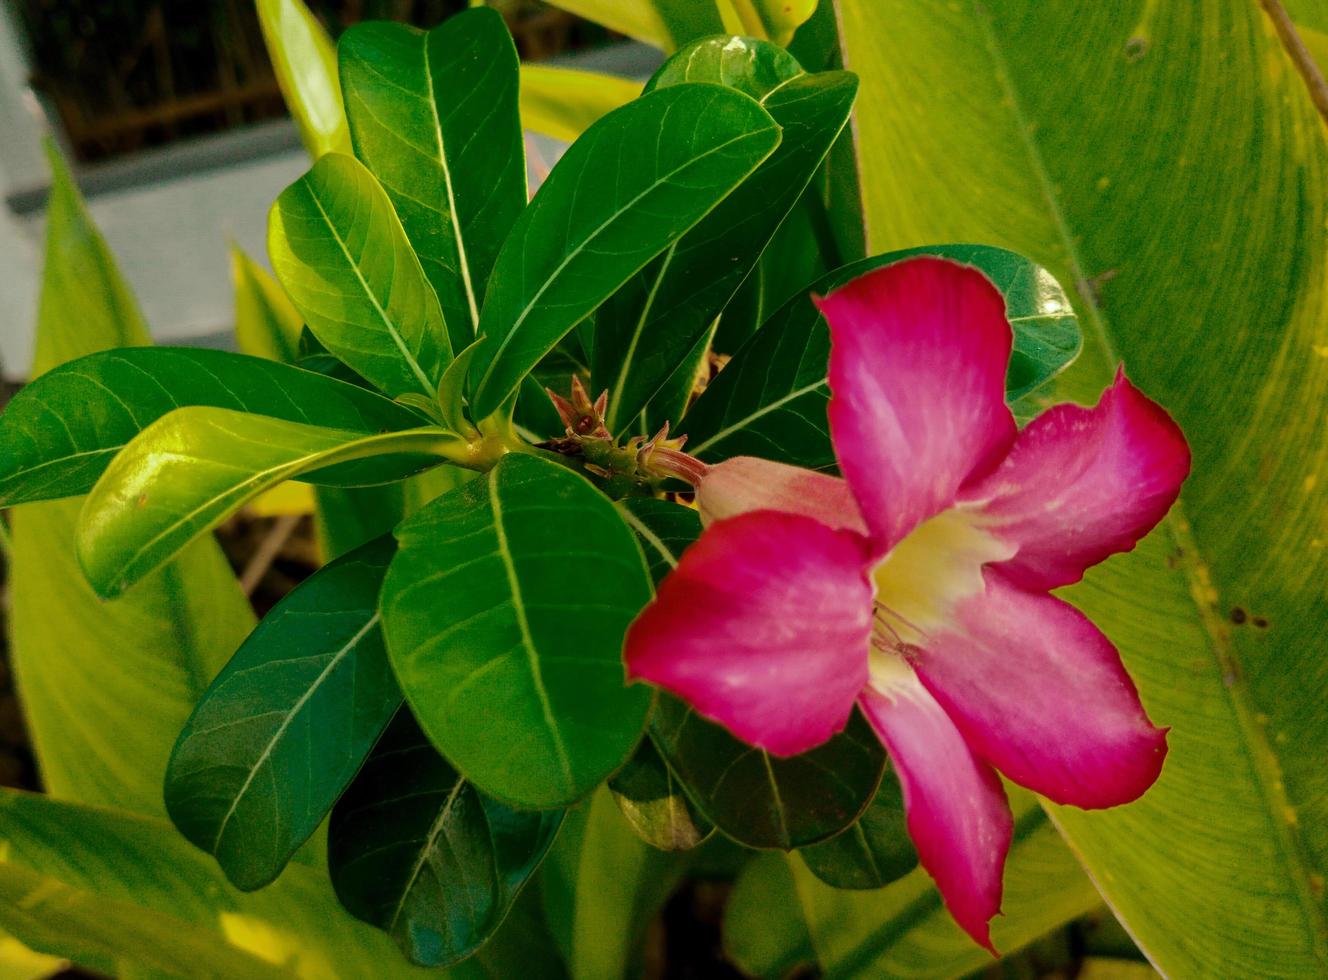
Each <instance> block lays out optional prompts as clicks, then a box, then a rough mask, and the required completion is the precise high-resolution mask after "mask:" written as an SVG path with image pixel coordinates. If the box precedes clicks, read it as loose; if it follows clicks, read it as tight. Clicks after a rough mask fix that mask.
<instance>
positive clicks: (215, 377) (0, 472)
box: [0, 347, 424, 506]
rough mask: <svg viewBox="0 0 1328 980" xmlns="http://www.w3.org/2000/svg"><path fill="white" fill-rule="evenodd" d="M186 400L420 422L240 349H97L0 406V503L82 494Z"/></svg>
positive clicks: (373, 427)
mask: <svg viewBox="0 0 1328 980" xmlns="http://www.w3.org/2000/svg"><path fill="white" fill-rule="evenodd" d="M186 406H208V407H213V408H223V409H230V410H233V411H237V412H252V413H253V414H255V415H264V416H269V417H271V418H274V419H284V420H286V421H288V422H301V423H309V424H319V425H324V426H331V427H335V428H340V429H345V430H348V431H358V432H360V433H362V434H370V433H379V432H383V431H387V430H399V429H408V428H414V427H417V426H420V425H422V424H423V422H424V420H423V419H422V418H421V417H420V416H419V415H417V414H415V413H414V412H412V411H409V410H408V409H406V408H403V407H402V406H400V405H397V404H394V403H393V402H390V401H388V400H387V399H386V398H383V397H381V396H379V395H376V394H374V393H373V392H369V391H365V390H364V389H362V388H358V387H356V386H354V385H350V384H347V383H345V382H342V381H336V380H334V379H332V378H328V377H324V376H323V375H320V374H315V373H313V372H312V371H303V370H301V369H299V368H295V367H290V366H287V365H284V364H277V363H275V362H272V361H266V360H260V359H258V358H255V357H248V356H246V355H243V354H232V353H229V352H227V351H218V350H206V349H202V348H185V347H155V348H148V347H144V348H125V349H121V350H110V351H102V352H98V353H95V354H89V355H88V356H86V357H81V358H79V359H78V360H75V361H71V362H70V363H68V364H63V365H61V366H60V367H58V368H55V369H54V370H52V371H49V372H47V373H46V374H44V375H42V376H41V377H39V378H37V379H36V380H34V381H33V382H32V383H31V384H29V385H27V386H26V387H24V388H23V389H22V390H21V391H19V393H18V394H17V395H15V396H14V398H13V399H12V400H11V401H10V403H9V405H8V406H7V407H6V408H5V411H4V413H3V414H0V446H2V447H3V449H4V453H3V456H0V505H3V506H10V505H12V504H16V503H24V502H26V501H31V500H44V499H49V498H52V497H66V496H73V495H76V494H82V493H86V492H87V491H88V490H90V489H91V488H92V485H93V484H94V483H96V482H97V478H98V477H100V476H101V474H102V472H103V471H104V470H105V469H106V467H107V466H108V465H109V464H110V462H111V460H112V459H114V458H115V455H116V454H117V453H118V452H119V451H120V450H121V449H122V448H124V446H125V445H127V444H128V443H129V442H131V441H132V440H133V439H134V438H135V437H136V436H137V435H138V434H139V433H140V432H142V431H143V430H144V429H145V428H147V427H148V426H149V425H151V424H152V423H153V422H156V421H157V420H158V419H160V418H161V417H162V416H164V415H166V414H168V413H170V412H172V411H174V410H175V409H177V408H183V407H186Z"/></svg>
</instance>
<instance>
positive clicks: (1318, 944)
mask: <svg viewBox="0 0 1328 980" xmlns="http://www.w3.org/2000/svg"><path fill="white" fill-rule="evenodd" d="M970 10H971V13H972V16H973V19H974V21H975V22H976V23H977V25H978V28H979V30H980V31H981V33H982V36H983V40H984V43H985V45H986V47H987V52H988V55H989V56H990V58H991V60H992V65H993V69H994V72H993V74H994V75H995V76H996V82H997V84H998V85H999V86H1000V89H1001V92H1002V94H1003V95H1004V96H1005V98H1006V101H1007V104H1008V106H1009V109H1010V113H1011V116H1012V118H1013V122H1014V124H1015V128H1016V130H1017V132H1018V135H1019V141H1020V143H1021V144H1022V145H1023V147H1024V150H1025V153H1026V154H1027V156H1028V160H1029V164H1030V168H1031V172H1032V174H1033V176H1034V179H1035V180H1036V182H1037V184H1038V186H1039V188H1040V189H1041V191H1042V195H1043V198H1044V201H1045V203H1046V205H1047V211H1048V215H1049V217H1050V218H1051V221H1052V224H1053V226H1054V227H1055V230H1056V233H1057V234H1058V235H1059V236H1060V239H1061V244H1062V246H1063V247H1064V248H1065V250H1066V255H1067V258H1068V262H1069V265H1070V270H1071V272H1072V274H1073V276H1074V280H1075V282H1076V283H1081V282H1084V281H1086V277H1085V275H1084V268H1085V267H1084V263H1083V260H1082V258H1081V256H1080V253H1079V247H1078V243H1077V242H1076V239H1075V237H1074V235H1073V234H1072V233H1071V229H1070V226H1069V222H1068V221H1067V220H1066V218H1065V214H1064V212H1063V211H1062V210H1061V208H1060V204H1059V203H1058V198H1057V191H1056V187H1055V184H1054V183H1053V181H1052V180H1051V176H1050V173H1049V172H1048V170H1047V167H1046V162H1045V161H1044V160H1043V158H1042V154H1041V152H1040V151H1039V149H1038V146H1037V142H1036V140H1035V138H1034V133H1033V129H1032V126H1031V124H1030V123H1029V120H1028V117H1027V115H1026V114H1025V112H1024V109H1023V102H1022V99H1021V98H1020V95H1019V93H1018V92H1017V91H1016V90H1015V87H1014V84H1013V81H1012V79H1011V76H1010V73H1009V70H1008V67H1007V65H1006V61H1005V57H1004V54H1003V53H1002V50H1001V45H1000V41H999V39H998V38H997V37H996V33H995V30H994V29H993V28H992V25H991V21H990V20H989V19H988V15H987V14H986V12H985V11H984V9H983V8H982V5H981V2H980V0H970ZM1077 292H1078V293H1079V296H1080V300H1081V304H1080V305H1081V306H1082V307H1083V308H1084V309H1085V310H1086V311H1087V313H1088V317H1087V319H1088V322H1089V324H1090V326H1091V327H1092V331H1093V335H1094V337H1095V339H1096V340H1097V342H1098V344H1099V345H1100V348H1101V353H1102V355H1103V357H1104V358H1105V359H1106V361H1107V364H1108V366H1111V365H1114V364H1118V363H1120V357H1119V354H1118V353H1117V351H1116V347H1115V344H1114V343H1113V342H1112V339H1111V335H1110V333H1109V332H1108V329H1107V323H1106V320H1105V317H1103V315H1102V312H1101V310H1099V309H1098V307H1097V304H1096V302H1095V301H1094V298H1093V297H1092V296H1091V295H1090V294H1088V293H1087V292H1086V291H1085V290H1082V289H1078V290H1077ZM1162 526H1165V527H1166V529H1167V531H1168V533H1170V534H1171V536H1172V538H1173V540H1175V541H1177V542H1178V543H1181V544H1182V545H1183V547H1185V549H1186V551H1185V554H1186V555H1188V556H1190V560H1188V561H1186V562H1184V563H1183V565H1182V571H1183V573H1184V575H1185V579H1186V584H1187V585H1188V587H1189V592H1190V596H1191V599H1192V601H1193V603H1194V607H1195V618H1196V620H1197V621H1198V624H1199V627H1200V629H1201V631H1202V632H1203V633H1204V634H1205V635H1206V636H1207V637H1208V641H1209V652H1210V653H1211V654H1212V656H1213V660H1214V662H1215V664H1216V666H1217V667H1218V669H1219V671H1221V672H1222V673H1224V674H1225V673H1226V672H1227V670H1226V667H1227V665H1228V664H1233V663H1238V662H1239V660H1238V658H1237V657H1236V656H1235V653H1234V651H1233V649H1232V646H1231V644H1230V643H1229V642H1228V640H1227V638H1226V636H1225V633H1224V632H1223V630H1222V628H1221V626H1220V621H1219V620H1218V617H1216V616H1214V615H1213V614H1212V610H1211V609H1210V608H1208V607H1207V605H1206V604H1205V603H1204V602H1203V601H1202V599H1201V598H1200V597H1201V596H1202V595H1203V593H1204V589H1205V586H1204V583H1203V581H1202V579H1201V570H1206V569H1207V567H1208V563H1207V562H1205V561H1204V560H1203V558H1202V557H1201V556H1200V551H1199V548H1198V545H1197V544H1196V543H1195V542H1194V540H1193V539H1192V537H1191V536H1190V533H1189V530H1188V529H1189V527H1190V525H1189V523H1188V521H1187V520H1186V518H1185V510H1184V502H1183V500H1180V499H1178V500H1177V501H1176V503H1175V504H1174V505H1173V506H1172V508H1171V511H1170V512H1169V513H1168V514H1167V516H1166V517H1165V518H1164V519H1163V521H1162ZM1222 689H1223V690H1224V691H1225V692H1226V697H1227V701H1228V704H1229V705H1230V708H1231V713H1232V716H1233V718H1234V720H1235V722H1236V724H1237V726H1238V728H1239V730H1240V733H1241V735H1242V736H1243V740H1242V743H1241V744H1242V748H1244V750H1245V754H1246V757H1247V758H1248V760H1249V763H1250V771H1251V772H1252V773H1253V774H1254V776H1255V779H1256V782H1257V789H1258V792H1259V794H1260V796H1261V797H1262V799H1263V800H1264V802H1265V805H1266V809H1265V812H1264V814H1263V816H1264V817H1265V824H1266V826H1268V827H1269V828H1270V830H1271V833H1272V835H1273V837H1274V838H1275V840H1276V841H1277V846H1278V850H1279V852H1280V853H1281V857H1282V863H1283V864H1284V865H1285V866H1286V868H1287V870H1288V872H1289V873H1290V875H1291V878H1292V881H1293V883H1294V887H1295V892H1296V897H1297V899H1298V904H1299V905H1300V908H1301V911H1302V913H1303V914H1304V916H1305V922H1306V925H1307V927H1308V928H1307V933H1308V934H1309V936H1310V941H1311V944H1312V947H1313V949H1314V955H1315V957H1316V958H1317V959H1318V960H1319V961H1320V962H1328V948H1326V947H1325V940H1324V936H1325V935H1328V914H1325V913H1324V911H1323V910H1322V908H1321V907H1320V906H1319V904H1318V903H1317V902H1316V901H1315V899H1314V891H1313V888H1312V886H1311V883H1310V876H1311V874H1312V872H1311V871H1310V862H1309V858H1308V853H1307V851H1306V849H1305V847H1304V845H1303V844H1302V843H1301V841H1300V838H1299V835H1298V834H1297V833H1296V832H1295V831H1294V830H1293V828H1292V827H1291V826H1290V825H1289V824H1287V823H1286V822H1285V821H1280V820H1278V819H1277V817H1276V814H1277V813H1281V812H1287V810H1289V808H1290V800H1289V799H1288V798H1287V795H1286V790H1285V788H1280V787H1283V784H1282V781H1281V778H1280V776H1279V775H1278V773H1277V772H1276V770H1275V768H1274V767H1272V766H1270V765H1269V763H1268V761H1267V760H1269V759H1273V760H1276V759H1277V753H1276V752H1275V751H1274V749H1273V746H1272V743H1271V742H1270V741H1269V740H1268V738H1267V736H1266V734H1265V733H1264V731H1263V730H1262V729H1260V727H1259V726H1258V725H1257V724H1256V722H1255V715H1256V714H1257V708H1253V707H1251V705H1250V704H1248V703H1247V701H1248V700H1250V699H1251V695H1250V693H1249V691H1248V686H1247V684H1246V682H1245V681H1243V680H1240V681H1238V682H1237V683H1234V684H1223V685H1222ZM1141 948H1142V943H1141ZM1145 952H1147V951H1146V950H1145ZM1149 959H1150V960H1151V959H1152V957H1151V956H1150V957H1149Z"/></svg>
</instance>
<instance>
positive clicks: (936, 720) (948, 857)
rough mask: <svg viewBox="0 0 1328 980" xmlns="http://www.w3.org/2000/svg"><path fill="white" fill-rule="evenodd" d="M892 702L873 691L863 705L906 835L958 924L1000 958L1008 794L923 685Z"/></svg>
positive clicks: (1008, 829)
mask: <svg viewBox="0 0 1328 980" xmlns="http://www.w3.org/2000/svg"><path fill="white" fill-rule="evenodd" d="M891 695H892V696H890V697H886V696H883V695H881V694H879V693H877V692H876V691H875V690H873V689H872V688H870V687H868V688H867V689H866V690H865V691H863V692H862V697H861V698H860V699H859V703H860V704H861V705H862V709H863V711H864V712H865V713H866V715H867V718H868V720H869V721H870V722H871V723H872V726H873V727H874V728H875V729H876V732H877V734H879V735H880V736H881V741H882V742H883V743H885V748H886V750H887V751H888V752H889V753H890V758H891V760H892V761H893V762H894V765H895V769H896V771H897V772H898V774H899V780H900V784H901V786H902V787H903V790H904V809H905V811H906V812H907V817H908V833H909V836H910V837H912V838H913V843H914V844H915V845H916V846H917V849H918V857H919V859H920V860H921V861H922V866H923V867H924V868H926V869H927V873H928V874H930V875H931V876H932V878H934V879H935V880H936V887H937V888H939V889H940V892H941V897H942V898H943V899H944V900H945V906H946V908H948V909H949V910H950V914H951V915H952V916H954V920H955V921H956V922H957V923H959V926H960V928H962V929H963V930H964V931H965V932H966V933H968V934H969V935H970V936H972V937H973V939H974V940H976V941H977V942H978V943H981V944H982V945H983V946H985V947H986V948H987V949H988V950H990V951H991V952H992V953H995V952H996V950H995V949H994V948H993V947H992V945H991V933H990V931H989V928H988V922H989V921H990V919H991V917H992V916H994V915H996V914H997V913H999V912H1000V910H1001V875H1002V873H1003V872H1004V870H1005V855H1006V854H1007V853H1008V852H1009V850H1010V840H1011V837H1012V834H1013V832H1014V821H1013V819H1012V818H1011V816H1010V807H1009V804H1007V803H1006V801H1005V790H1004V789H1003V788H1002V786H1001V781H1000V779H998V778H997V776H996V773H995V772H994V771H993V770H992V769H991V767H990V766H988V765H987V764H986V763H984V762H982V761H981V760H980V759H978V758H976V757H975V756H974V755H973V753H972V751H971V750H970V749H969V747H968V745H967V744H965V742H964V739H963V736H962V735H960V733H959V730H958V729H957V728H955V726H954V723H953V722H951V721H950V719H949V718H948V717H946V714H945V712H944V711H943V710H942V709H941V707H940V705H938V704H937V703H936V702H935V701H934V700H933V699H932V698H931V696H930V695H929V694H928V693H927V692H926V690H925V689H923V687H922V685H921V684H917V683H916V681H914V682H913V684H912V685H910V686H909V687H908V688H907V689H905V690H898V689H897V688H896V689H893V690H892V691H891Z"/></svg>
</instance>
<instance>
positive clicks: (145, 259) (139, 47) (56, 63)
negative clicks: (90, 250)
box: [0, 0, 660, 380]
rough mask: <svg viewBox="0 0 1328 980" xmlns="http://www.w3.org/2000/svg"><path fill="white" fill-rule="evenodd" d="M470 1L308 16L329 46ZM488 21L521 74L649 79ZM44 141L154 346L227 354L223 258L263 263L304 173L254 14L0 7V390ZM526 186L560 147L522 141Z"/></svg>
mask: <svg viewBox="0 0 1328 980" xmlns="http://www.w3.org/2000/svg"><path fill="white" fill-rule="evenodd" d="M467 5H468V4H467V0H313V2H311V3H310V7H311V8H312V9H313V10H314V11H315V12H316V13H317V14H318V16H319V18H320V19H321V20H322V21H323V23H324V25H325V26H326V27H327V28H328V30H329V31H330V32H331V33H332V35H333V36H334V37H335V36H337V35H338V34H339V33H340V32H341V31H342V30H344V29H345V28H346V27H348V26H350V25H351V24H353V23H356V22H357V21H360V20H375V19H377V20H382V19H389V20H396V21H402V22H406V23H411V24H415V25H416V26H419V27H424V28H428V27H432V26H434V25H435V24H437V23H439V22H440V21H442V20H443V19H444V18H446V17H447V16H449V15H450V14H453V13H456V12H457V11H459V10H461V9H464V8H465V7H466V6H467ZM489 6H494V7H497V8H498V9H499V10H500V11H501V12H502V13H503V16H504V17H505V19H506V20H507V22H508V25H509V26H510V27H511V29H512V33H513V35H514V36H515V38H516V43H517V47H518V50H519V52H520V54H521V57H522V59H523V60H527V61H551V62H554V63H561V64H574V65H577V66H580V67H586V68H595V69H598V70H601V71H609V72H613V73H615V74H619V75H623V76H626V77H633V78H635V77H639V78H642V79H644V78H645V77H647V76H648V75H649V74H650V73H651V72H652V71H653V70H654V68H655V66H656V65H657V64H658V60H659V57H660V56H659V54H658V53H657V52H655V51H653V50H652V49H650V48H647V47H645V46H643V45H639V44H635V43H632V42H628V41H626V40H625V39H623V38H622V37H620V36H618V35H615V34H612V33H611V32H608V31H606V30H605V29H604V28H602V27H600V26H598V25H596V24H592V23H589V22H587V21H583V20H581V19H579V18H577V17H575V16H574V15H572V14H569V13H566V12H565V11H561V10H556V9H554V8H552V7H548V6H546V5H545V4H543V3H540V2H537V0H502V2H498V3H490V4H489ZM43 132H50V133H51V134H52V135H53V136H54V138H55V139H56V141H57V143H58V144H59V145H60V147H61V148H62V150H63V151H64V153H65V155H66V157H67V158H68V159H69V161H70V164H71V166H72V167H73V168H74V170H75V173H76V176H77V178H78V180H79V183H80V185H81V187H82V189H83V192H84V194H85V195H86V196H87V198H88V204H89V206H90V208H91V210H92V215H93V218H94V219H95V221H96V222H97V224H98V225H99V226H100V227H101V229H102V231H103V233H104V234H105V236H106V238H107V241H108V242H109V244H110V247H111V250H112V251H113V252H114V253H115V256H116V259H117V260H118V261H119V263H120V266H121V268H122V270H123V271H124V274H125V275H126V276H127V277H128V279H129V281H130V283H131V284H132V286H133V287H134V290H135V291H136V293H137V294H138V298H139V301H140V302H141V304H142V306H143V309H144V312H145V314H146V315H147V319H148V322H149V323H150V325H151V326H152V329H153V332H154V334H155V336H156V339H157V340H158V341H162V342H171V341H184V340H188V341H189V342H191V343H209V344H217V345H228V344H229V343H230V341H229V336H230V333H231V329H232V325H233V303H234V297H233V293H232V287H231V282H230V277H229V274H228V259H227V243H228V241H231V240H233V241H235V242H236V243H237V244H239V245H240V247H241V248H242V249H244V251H246V252H247V253H248V254H250V255H251V256H253V257H254V258H261V259H262V260H263V261H266V248H265V247H264V235H265V225H266V220H267V210H268V207H269V206H270V205H271V203H272V200H273V199H274V198H275V197H276V196H277V194H278V193H280V191H281V190H282V188H283V187H285V186H286V185H287V184H289V183H290V182H291V181H293V180H295V179H296V178H297V177H299V176H300V174H301V173H303V172H304V170H305V169H307V167H308V157H307V155H306V153H305V151H304V149H303V147H302V146H301V144H300V139H299V135H298V133H297V132H296V129H295V126H294V124H293V123H291V121H290V119H289V118H288V117H287V115H286V110H285V106H284V104H283V102H282V98H281V93H280V92H279V90H278V88H277V81H276V78H275V76H274V74H273V71H272V66H271V64H270V63H269V61H268V57H267V52H266V50H265V48H264V44H263V37H262V34H261V32H260V30H259V26H258V19H257V16H256V15H255V12H254V5H253V2H252V0H209V2H206V3H195V2H187V0H4V3H3V4H0V133H4V134H5V135H4V138H3V139H0V270H2V271H0V376H3V377H4V378H5V379H8V380H18V379H21V378H22V377H23V376H24V374H25V373H26V371H27V367H28V362H29V360H30V359H31V349H32V330H33V325H34V321H35V316H36V299H37V284H38V272H39V270H40V254H41V251H40V246H41V235H42V227H43V218H44V210H45V201H46V190H47V184H48V175H47V170H46V163H45V160H44V158H43V156H42V152H41V138H42V134H43ZM527 146H528V155H529V157H530V164H531V177H532V180H538V178H539V177H540V176H541V175H542V174H543V173H545V172H546V171H547V169H548V166H549V164H550V163H551V162H552V160H553V159H555V158H556V156H557V154H558V153H559V152H560V149H561V147H560V146H559V145H558V144H557V143H556V142H555V141H552V140H549V139H547V138H546V137H542V136H535V135H534V134H531V135H529V136H528V137H527Z"/></svg>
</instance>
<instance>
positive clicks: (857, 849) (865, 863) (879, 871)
mask: <svg viewBox="0 0 1328 980" xmlns="http://www.w3.org/2000/svg"><path fill="white" fill-rule="evenodd" d="M798 854H799V855H801V856H802V860H803V862H804V863H805V864H806V865H807V867H808V868H809V869H810V870H811V872H812V874H814V875H816V877H818V878H820V879H821V880H822V881H824V882H825V883H826V884H827V885H832V886H834V887H835V888H854V889H860V890H861V889H871V888H883V887H885V886H886V885H888V884H890V882H892V881H897V880H898V879H900V878H902V877H903V876H904V875H906V874H908V873H909V872H910V871H912V870H913V869H914V868H916V867H917V866H918V852H917V850H916V848H914V847H913V841H912V840H911V839H909V836H908V826H907V823H906V821H905V818H904V797H903V792H902V790H901V788H900V785H899V779H898V778H897V777H896V776H895V774H894V772H893V771H891V772H887V773H886V775H885V777H884V778H883V779H882V780H881V786H880V789H878V790H877V791H876V797H875V799H873V800H872V802H871V806H869V807H867V809H866V811H864V812H863V814H862V816H861V817H859V818H858V820H857V823H855V824H853V826H851V827H849V828H848V829H847V830H845V831H844V832H843V833H841V834H836V835H835V836H834V837H831V838H830V839H829V840H828V841H824V842H822V843H820V844H813V845H812V846H811V847H804V848H802V849H801V850H800V851H798Z"/></svg>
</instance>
